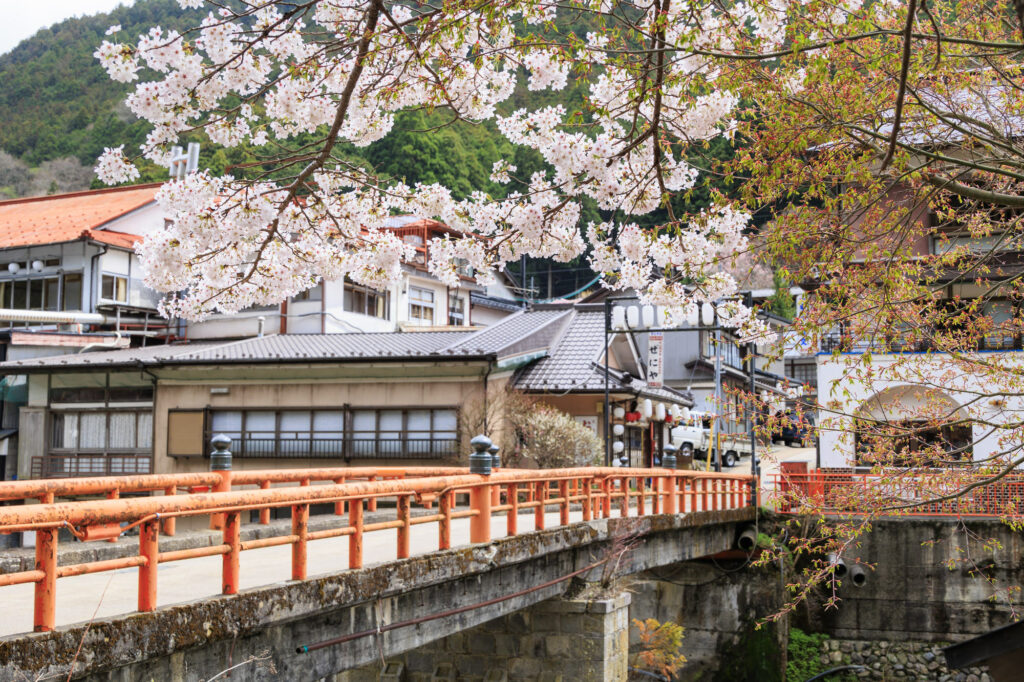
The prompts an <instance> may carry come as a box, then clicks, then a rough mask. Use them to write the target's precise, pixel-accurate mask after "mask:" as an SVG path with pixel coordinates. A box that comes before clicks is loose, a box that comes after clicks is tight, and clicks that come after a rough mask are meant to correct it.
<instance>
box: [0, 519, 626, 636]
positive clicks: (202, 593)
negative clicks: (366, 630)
mask: <svg viewBox="0 0 1024 682" xmlns="http://www.w3.org/2000/svg"><path fill="white" fill-rule="evenodd" d="M633 511H634V513H635V508H634V509H633ZM569 519H570V521H571V522H573V523H575V522H578V521H581V520H582V519H583V513H582V512H581V511H573V512H570V516H569ZM533 523H534V514H533V512H532V511H531V512H530V513H529V514H525V513H524V514H520V515H519V527H520V528H524V529H528V528H532V527H533ZM335 525H339V526H343V525H345V521H344V519H338V520H337V523H336V524H335ZM558 525H559V513H558V512H557V511H554V512H549V513H547V514H546V515H545V526H547V527H548V528H552V527H555V526H558ZM492 532H493V535H494V537H495V539H497V538H503V537H505V524H503V523H495V524H494V529H493V531H492ZM396 534H397V531H395V530H385V531H377V532H375V533H368V534H367V535H366V539H365V540H364V543H365V544H364V548H363V553H364V555H365V557H366V565H367V566H375V565H381V564H387V563H389V562H393V561H395V560H396V559H397V556H396V547H397V545H396V542H395V536H396ZM411 534H412V537H411V538H410V546H411V547H410V548H411V550H412V554H413V556H417V555H423V554H428V553H430V552H436V551H437V527H436V526H435V525H417V526H413V527H412V531H411ZM468 545H469V519H455V520H453V521H452V547H453V548H457V547H465V546H468ZM348 548H349V544H348V538H347V537H338V538H329V539H325V540H317V541H315V542H311V543H309V550H308V558H307V562H308V570H309V575H310V576H311V577H315V576H317V575H325V574H330V573H336V572H338V571H346V570H348V568H347V567H348ZM240 562H241V571H240V574H239V575H240V579H241V580H240V584H239V587H240V588H241V589H243V590H245V589H251V588H255V587H260V586H266V585H273V584H275V583H282V582H285V581H288V580H289V579H290V576H289V573H290V570H291V568H290V566H291V564H290V562H291V547H290V546H286V545H280V546H277V547H264V548H262V549H253V550H249V551H247V552H242V553H241V555H240ZM138 572H139V571H138V569H137V568H126V569H121V570H118V571H108V572H105V573H93V574H88V575H79V576H71V577H67V578H61V579H60V580H59V581H58V582H57V589H58V591H59V596H58V599H57V626H58V627H59V626H62V625H71V624H74V623H86V622H88V621H90V620H94V619H96V620H103V619H107V618H111V617H113V616H119V615H122V614H127V613H134V612H135V611H136V608H137V603H136V587H137V584H138ZM157 573H158V581H159V586H160V589H159V591H158V595H159V596H158V601H157V605H158V606H168V605H171V604H180V603H185V602H190V601H194V600H197V599H209V598H213V597H219V596H220V594H221V557H219V556H211V557H202V558H198V559H189V560H188V561H175V562H169V563H161V564H160V565H159V568H158V570H157ZM32 604H33V585H31V584H23V585H12V586H9V587H5V588H4V592H3V611H4V615H3V618H2V619H0V637H3V636H7V635H15V634H21V633H29V632H32Z"/></svg>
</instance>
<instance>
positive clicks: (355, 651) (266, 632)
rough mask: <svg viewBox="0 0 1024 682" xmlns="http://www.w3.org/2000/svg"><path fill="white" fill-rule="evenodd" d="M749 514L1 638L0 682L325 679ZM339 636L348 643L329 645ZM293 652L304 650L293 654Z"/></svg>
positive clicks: (675, 517)
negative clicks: (229, 672) (260, 662)
mask: <svg viewBox="0 0 1024 682" xmlns="http://www.w3.org/2000/svg"><path fill="white" fill-rule="evenodd" d="M616 471H617V472H620V471H621V470H618V469H617V470H616ZM755 511H756V510H755V509H754V508H752V507H747V508H742V509H727V510H720V511H701V512H694V513H688V514H671V515H669V514H662V515H651V514H649V513H648V514H647V515H645V516H642V517H636V516H633V515H631V516H629V517H627V518H619V517H614V516H613V517H611V518H600V519H594V520H592V521H589V522H578V523H573V524H570V525H567V526H557V527H556V526H554V525H552V527H550V528H547V529H545V530H542V531H537V532H523V533H521V534H520V535H517V536H514V537H506V538H500V539H496V540H494V541H493V542H491V543H487V544H475V545H471V546H468V547H457V548H453V549H450V550H446V551H441V552H433V553H429V554H423V555H418V556H413V557H410V558H409V559H404V560H400V561H390V562H386V563H377V564H375V565H372V566H367V567H365V568H362V569H357V570H349V571H338V572H334V573H329V574H322V575H318V576H312V577H310V578H309V579H308V580H302V581H287V582H277V583H274V584H268V585H265V586H262V587H256V588H252V589H246V590H242V591H240V592H239V594H237V595H233V596H218V597H211V598H208V599H197V600H193V601H189V602H187V603H179V604H173V605H169V606H165V607H161V608H159V609H157V610H155V611H152V612H135V613H130V614H125V615H120V616H114V617H107V618H98V619H95V620H93V621H91V622H88V623H86V622H82V623H77V624H74V625H66V626H61V627H58V628H56V629H55V630H53V631H51V632H39V633H28V634H24V635H18V636H11V637H4V638H0V679H21V678H22V677H27V678H28V679H42V678H50V677H59V678H61V679H63V678H65V677H67V675H68V673H69V672H72V670H71V668H72V665H73V666H74V670H73V673H74V674H73V677H74V678H75V679H80V678H81V679H89V680H97V681H99V680H104V681H108V680H111V679H147V680H152V681H153V682H172V681H173V682H179V681H180V680H193V679H195V680H201V679H210V678H211V677H213V676H214V675H216V674H218V673H219V672H222V671H224V670H225V669H227V668H228V667H231V666H232V665H235V664H238V663H239V662H242V661H245V660H247V659H249V658H251V657H259V658H261V659H264V660H266V659H267V656H268V652H269V656H270V657H271V659H272V662H273V664H274V667H275V670H276V672H271V671H270V670H269V669H265V668H264V669H257V668H258V666H250V667H247V668H245V669H244V670H243V671H241V674H242V675H243V676H244V677H245V679H247V680H252V681H253V682H263V681H267V682H270V681H271V680H281V679H287V680H292V679H294V680H313V679H320V678H323V677H326V676H328V675H333V674H334V673H338V672H341V671H344V670H351V669H353V668H358V667H360V666H365V665H367V664H371V663H373V662H374V661H379V660H380V657H381V655H383V656H385V657H391V656H396V655H401V654H402V653H403V652H407V651H411V650H414V649H418V648H419V647H422V646H423V645H424V644H426V643H428V642H432V641H436V640H438V639H442V638H444V637H447V636H449V635H451V634H453V633H456V632H461V631H465V630H467V629H468V628H472V627H475V626H476V625H479V624H482V623H486V622H489V621H493V620H494V619H496V618H501V617H503V616H506V615H509V614H512V613H516V612H519V611H522V610H523V609H526V608H529V607H531V606H532V605H534V604H537V603H540V602H542V601H545V600H548V599H551V598H554V597H558V596H560V595H562V594H563V593H564V592H565V591H566V587H567V584H568V579H571V576H573V575H579V576H580V577H581V578H583V579H585V580H590V581H595V580H602V581H603V580H604V579H607V580H614V578H615V577H616V576H621V575H632V574H637V573H641V572H643V571H645V570H648V569H651V568H658V567H662V566H668V565H671V564H675V563H677V562H680V561H687V560H689V559H695V558H698V557H702V556H709V555H714V554H718V553H720V552H722V551H725V550H727V549H730V548H732V547H734V546H735V542H736V538H737V536H738V533H739V530H740V528H742V527H745V526H746V525H747V524H749V523H751V522H753V520H754V518H755ZM578 515H579V511H578V510H576V511H575V512H574V517H575V516H578ZM553 516H557V513H552V514H549V520H551V517H553ZM531 525H532V524H531ZM581 570H582V571H583V572H582V573H580V571H581ZM425 617H429V622H426V621H425ZM353 635H354V636H355V637H354V638H353V637H352V636H353ZM341 637H345V638H346V641H345V642H344V643H341V644H331V642H336V641H337V640H338V639H339V638H341ZM317 645H324V646H317ZM301 648H305V649H307V650H308V653H297V649H301ZM79 651H81V655H76V653H77V652H79Z"/></svg>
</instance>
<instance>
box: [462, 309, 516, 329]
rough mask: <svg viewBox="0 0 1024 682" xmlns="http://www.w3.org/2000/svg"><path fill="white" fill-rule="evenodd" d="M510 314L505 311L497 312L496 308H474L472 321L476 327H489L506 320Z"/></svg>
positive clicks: (471, 316)
mask: <svg viewBox="0 0 1024 682" xmlns="http://www.w3.org/2000/svg"><path fill="white" fill-rule="evenodd" d="M509 315H512V313H510V312H506V311H504V310H495V309H494V308H485V307H483V306H472V307H471V311H470V315H469V317H470V319H471V321H472V322H473V326H474V327H489V326H491V325H492V324H496V323H498V322H500V321H501V320H504V319H505V318H506V317H508V316H509Z"/></svg>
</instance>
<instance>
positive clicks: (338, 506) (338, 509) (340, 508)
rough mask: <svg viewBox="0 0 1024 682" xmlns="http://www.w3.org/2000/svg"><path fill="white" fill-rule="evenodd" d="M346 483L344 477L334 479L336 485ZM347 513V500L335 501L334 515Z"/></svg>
mask: <svg viewBox="0 0 1024 682" xmlns="http://www.w3.org/2000/svg"><path fill="white" fill-rule="evenodd" d="M344 483H345V479H344V478H336V479H334V485H342V484H344ZM344 514H345V500H338V501H337V502H335V503H334V515H335V516H343V515H344Z"/></svg>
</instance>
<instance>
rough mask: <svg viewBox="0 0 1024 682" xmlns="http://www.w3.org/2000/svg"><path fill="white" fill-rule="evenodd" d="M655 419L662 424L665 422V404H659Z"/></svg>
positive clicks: (656, 407)
mask: <svg viewBox="0 0 1024 682" xmlns="http://www.w3.org/2000/svg"><path fill="white" fill-rule="evenodd" d="M654 418H655V419H657V420H658V421H660V422H663V421H665V403H658V404H657V406H655V408H654Z"/></svg>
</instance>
